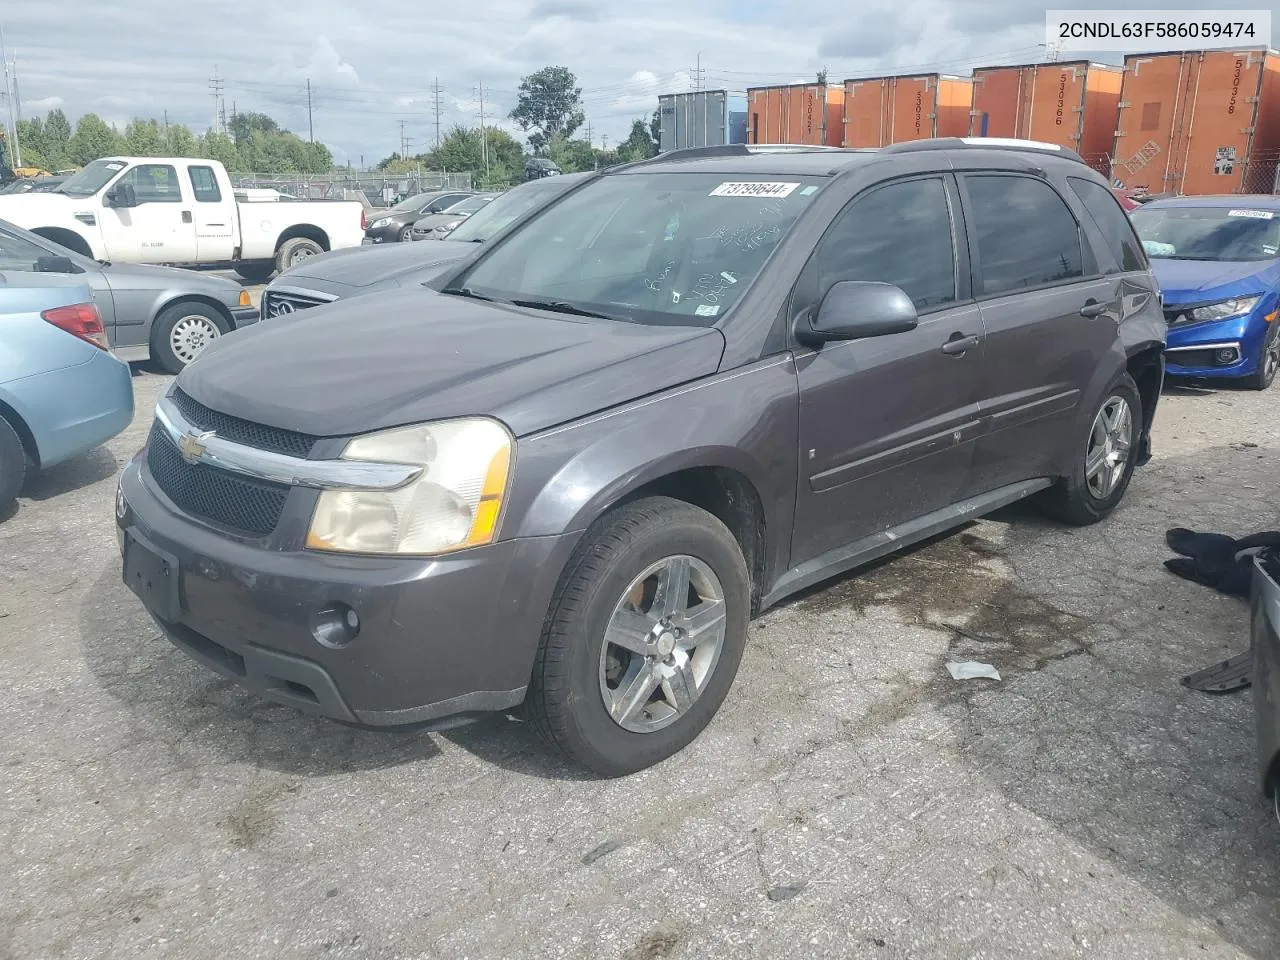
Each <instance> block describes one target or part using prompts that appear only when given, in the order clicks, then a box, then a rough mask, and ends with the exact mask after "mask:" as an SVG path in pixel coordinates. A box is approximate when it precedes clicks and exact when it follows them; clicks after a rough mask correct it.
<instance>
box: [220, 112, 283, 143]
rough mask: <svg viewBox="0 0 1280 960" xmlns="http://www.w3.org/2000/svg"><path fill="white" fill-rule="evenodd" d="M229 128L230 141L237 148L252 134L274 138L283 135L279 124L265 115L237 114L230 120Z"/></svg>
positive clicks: (252, 113)
mask: <svg viewBox="0 0 1280 960" xmlns="http://www.w3.org/2000/svg"><path fill="white" fill-rule="evenodd" d="M228 126H230V128H231V139H233V140H234V141H235V142H236V146H239V145H240V144H241V143H243V142H244V141H245V140H248V139H249V137H250V136H252V135H253V134H254V133H264V134H266V135H267V136H275V135H276V134H279V133H283V132H284V131H282V130H281V129H280V124H278V123H276V122H275V121H274V120H272V119H271V118H270V117H269V116H267V115H266V114H265V113H254V112H253V111H249V112H248V113H237V114H236V115H235V116H233V117H232V118H231V123H230V124H229V125H228Z"/></svg>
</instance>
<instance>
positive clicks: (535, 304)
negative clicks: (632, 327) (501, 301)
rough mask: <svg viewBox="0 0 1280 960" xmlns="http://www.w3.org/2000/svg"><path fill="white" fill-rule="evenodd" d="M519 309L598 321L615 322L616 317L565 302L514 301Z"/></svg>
mask: <svg viewBox="0 0 1280 960" xmlns="http://www.w3.org/2000/svg"><path fill="white" fill-rule="evenodd" d="M511 303H512V304H514V305H515V306H517V307H532V308H533V309H534V310H549V311H550V312H551V313H567V314H571V315H572V316H575V317H594V318H595V319H596V320H613V319H615V318H614V317H611V316H609V315H608V314H604V313H597V312H596V311H594V310H584V309H583V308H582V307H579V306H576V305H574V304H572V303H568V302H566V301H564V300H512V301H511Z"/></svg>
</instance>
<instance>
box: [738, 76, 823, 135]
mask: <svg viewBox="0 0 1280 960" xmlns="http://www.w3.org/2000/svg"><path fill="white" fill-rule="evenodd" d="M843 137H844V88H843V87H833V86H829V85H827V84H823V83H799V84H792V85H790V86H783V87H748V88H747V143H804V144H809V145H810V146H828V147H838V146H840V141H841V140H842V139H843Z"/></svg>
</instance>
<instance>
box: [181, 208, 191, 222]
mask: <svg viewBox="0 0 1280 960" xmlns="http://www.w3.org/2000/svg"><path fill="white" fill-rule="evenodd" d="M182 222H183V223H190V222H191V211H190V210H183V211H182Z"/></svg>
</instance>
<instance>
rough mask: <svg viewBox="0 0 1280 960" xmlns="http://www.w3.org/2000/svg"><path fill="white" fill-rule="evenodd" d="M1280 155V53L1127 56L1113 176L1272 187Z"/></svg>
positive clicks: (1216, 189)
mask: <svg viewBox="0 0 1280 960" xmlns="http://www.w3.org/2000/svg"><path fill="white" fill-rule="evenodd" d="M1278 155H1280V55H1278V54H1277V53H1276V52H1275V51H1274V50H1262V49H1256V50H1206V51H1192V52H1185V53H1163V54H1143V55H1140V56H1139V55H1133V56H1128V57H1125V59H1124V87H1123V89H1122V91H1121V94H1120V121H1119V125H1118V127H1117V129H1116V139H1115V151H1114V153H1113V156H1112V171H1111V172H1112V177H1113V178H1114V179H1115V180H1118V181H1120V183H1121V184H1122V185H1123V186H1124V187H1126V188H1130V189H1132V188H1146V189H1147V190H1149V191H1150V192H1152V193H1179V194H1186V195H1188V196H1204V195H1206V194H1215V193H1272V192H1273V190H1274V188H1275V172H1276V160H1277V156H1278Z"/></svg>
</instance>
